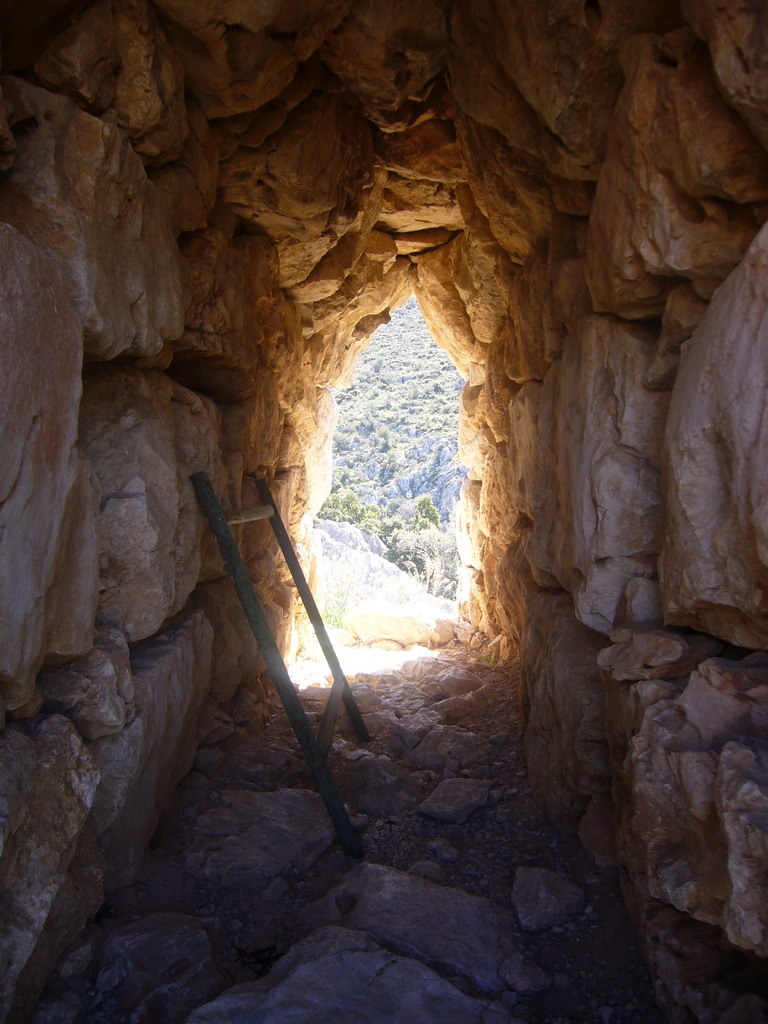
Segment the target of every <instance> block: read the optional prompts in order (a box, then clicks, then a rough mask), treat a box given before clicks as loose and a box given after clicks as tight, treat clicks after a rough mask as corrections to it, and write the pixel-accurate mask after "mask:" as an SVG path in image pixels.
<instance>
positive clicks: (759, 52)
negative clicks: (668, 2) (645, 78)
mask: <svg viewBox="0 0 768 1024" xmlns="http://www.w3.org/2000/svg"><path fill="white" fill-rule="evenodd" d="M681 6H682V10H683V14H684V15H685V17H686V18H687V20H688V22H689V23H690V25H691V27H692V28H693V30H694V32H696V34H697V35H699V36H701V38H702V39H703V40H704V41H705V42H706V43H707V45H708V46H709V50H710V53H711V54H712V64H713V66H714V70H715V74H716V75H717V80H718V83H719V85H720V88H721V89H722V90H723V92H724V93H725V96H726V98H727V99H728V102H729V103H730V104H731V106H732V107H733V108H734V110H736V111H738V113H739V114H740V116H741V117H742V118H743V119H744V120H745V121H746V123H747V124H748V125H749V127H750V128H751V129H752V131H753V132H754V133H755V135H756V136H757V137H758V139H760V141H761V142H762V143H763V145H764V146H766V145H768V113H767V109H768V63H767V62H766V56H765V50H764V48H763V46H762V43H761V39H762V32H763V31H764V28H765V25H764V20H763V19H764V16H765V12H764V11H762V10H761V9H760V5H759V4H758V5H754V4H743V3H738V2H736V0H717V2H716V0H702V2H699V0H682V4H681Z"/></svg>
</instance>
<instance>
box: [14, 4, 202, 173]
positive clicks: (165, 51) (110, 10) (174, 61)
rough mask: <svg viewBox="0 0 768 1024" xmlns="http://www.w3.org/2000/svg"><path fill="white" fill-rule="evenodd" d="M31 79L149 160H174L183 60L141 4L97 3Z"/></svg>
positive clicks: (180, 127) (180, 133) (181, 126)
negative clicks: (114, 128) (110, 125)
mask: <svg viewBox="0 0 768 1024" xmlns="http://www.w3.org/2000/svg"><path fill="white" fill-rule="evenodd" d="M34 70H35V75H36V77H37V78H38V79H39V80H40V81H41V82H42V84H43V85H45V86H47V87H48V88H49V89H52V90H54V91H56V92H64V93H66V94H67V95H68V96H70V97H72V99H74V100H75V101H76V102H77V103H78V104H79V105H81V106H83V107H84V108H85V109H86V110H88V111H89V112H90V113H95V114H103V113H105V112H106V114H107V119H108V120H110V121H113V122H114V123H116V124H118V125H120V127H121V128H124V129H125V130H126V132H127V134H128V137H129V138H130V140H131V142H132V143H133V146H134V148H135V149H136V151H137V152H138V153H141V155H142V156H143V157H144V158H145V159H147V160H150V161H151V160H157V159H158V158H160V159H161V160H162V161H165V160H171V159H173V158H174V157H176V156H178V155H179V153H180V151H181V148H182V145H183V143H184V138H185V136H186V134H187V120H186V116H185V109H184V78H183V70H182V67H181V62H180V60H179V58H178V57H177V56H176V53H175V52H174V50H173V48H172V47H171V46H170V44H169V42H168V39H167V38H166V35H165V33H164V32H163V29H162V28H161V26H160V24H159V22H158V20H157V15H156V14H155V12H154V9H153V8H152V7H151V6H150V4H149V3H147V2H146V0H118V2H115V3H104V2H101V3H97V4H94V5H93V6H91V7H90V8H88V9H87V10H86V11H85V12H84V13H83V14H82V15H81V16H80V18H78V19H77V20H76V21H75V22H74V24H72V25H69V26H67V28H66V29H64V31H63V32H61V33H59V35H57V36H56V37H55V39H54V40H53V42H52V43H51V45H50V46H49V47H48V49H47V50H46V51H45V52H44V53H43V54H42V56H41V57H39V58H38V60H37V61H36V62H35V65H34Z"/></svg>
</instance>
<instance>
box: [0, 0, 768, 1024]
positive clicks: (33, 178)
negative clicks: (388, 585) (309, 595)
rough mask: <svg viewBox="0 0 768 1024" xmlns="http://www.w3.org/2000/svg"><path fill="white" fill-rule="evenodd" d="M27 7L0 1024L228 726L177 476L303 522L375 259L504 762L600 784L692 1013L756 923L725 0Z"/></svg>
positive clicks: (200, 535)
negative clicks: (483, 640) (439, 421)
mask: <svg viewBox="0 0 768 1024" xmlns="http://www.w3.org/2000/svg"><path fill="white" fill-rule="evenodd" d="M43 8H44V9H43V10H41V11H38V12H37V13H36V14H35V17H32V16H31V14H30V15H28V14H26V13H25V12H21V11H14V12H13V14H11V15H9V16H7V17H6V16H4V15H2V14H1V13H0V22H1V23H0V29H1V30H2V31H0V38H2V47H3V52H2V68H3V71H4V72H5V74H4V75H3V76H2V78H0V88H1V89H2V93H1V94H0V236H1V240H2V245H0V296H1V297H0V323H1V324H2V334H3V346H2V357H1V358H2V367H3V388H2V397H1V398H0V418H1V419H2V425H3V426H2V430H3V437H4V439H5V444H4V446H3V452H2V455H0V595H1V598H0V603H1V605H2V616H1V617H0V637H1V638H2V643H0V726H2V727H3V728H2V729H0V851H1V852H0V894H2V898H3V899H2V902H3V906H9V907H11V916H12V925H11V927H9V928H7V929H6V928H4V929H3V933H2V935H0V964H2V970H0V977H1V979H2V980H1V981H0V1019H6V1020H7V1019H18V1018H19V1015H23V1013H24V1012H26V1008H28V1007H29V1006H30V1005H31V1004H32V1003H33V1002H34V1000H35V998H36V994H37V992H38V991H39V988H40V985H41V984H42V980H43V979H44V977H45V975H46V972H47V971H48V970H49V969H50V967H51V965H52V964H53V963H54V962H55V961H56V960H57V958H58V957H59V956H60V954H61V953H62V951H63V949H64V948H65V946H66V945H67V943H68V942H69V941H71V939H72V938H73V936H74V935H76V934H77V932H78V930H79V929H80V927H81V926H82V924H83V922H84V921H85V919H86V918H87V916H88V914H90V913H92V912H93V910H94V909H95V908H96V907H97V906H98V904H99V902H100V899H101V894H102V893H103V891H104V888H103V887H104V885H105V884H106V885H107V886H114V885H116V884H118V883H119V882H121V881H124V880H126V879H129V878H130V877H131V876H132V875H133V873H134V872H135V869H136V865H137V862H138V856H139V854H140V850H141V846H142V844H143V843H144V841H145V840H146V838H147V837H148V836H149V834H150V833H151V830H152V827H153V823H154V821H155V817H156V814H157V811H158V808H159V807H161V806H162V803H163V800H164V799H165V798H166V796H167V793H168V792H169V787H171V786H172V785H173V784H174V781H175V780H176V779H177V778H178V777H179V776H180V775H181V774H182V773H183V772H184V771H185V770H186V769H187V767H188V765H189V763H190V756H191V751H193V749H194V744H195V739H196V736H197V735H198V734H199V736H200V737H202V738H203V739H205V738H206V737H211V736H214V735H216V736H221V735H226V733H227V730H229V731H234V730H235V729H243V728H256V727H257V724H258V721H259V711H258V709H259V706H260V704H261V703H262V702H263V700H264V699H265V692H266V691H265V689H264V683H263V680H262V677H261V675H260V663H259V659H258V655H257V654H256V652H255V650H254V648H253V645H252V643H251V639H250V637H249V636H248V635H247V634H244V632H243V630H242V628H241V626H240V624H239V620H238V618H237V614H236V610H235V609H233V607H232V604H231V599H230V596H229V592H228V590H227V589H226V587H225V586H224V584H223V583H222V582H221V581H222V576H223V572H222V567H221V564H220V562H219V560H218V557H217V555H216V553H215V551H214V549H213V546H212V543H211V541H210V538H209V537H208V534H207V531H206V530H204V529H203V522H202V519H201V516H200V513H199V510H198V509H197V507H196V504H195V501H194V497H193V493H192V490H191V487H190V484H189V479H188V477H189V474H190V473H191V472H194V471H195V470H199V469H205V470H207V472H208V473H209V474H210V475H211V478H212V479H213V481H214V484H215V487H216V488H217V490H218V492H219V494H220V496H221V497H222V499H223V501H224V502H225V503H226V504H228V505H232V506H237V505H248V504H249V503H256V497H255V489H254V486H253V482H252V480H251V477H250V474H253V473H259V474H263V475H265V476H266V477H267V478H268V479H269V481H270V482H271V484H272V486H273V490H274V493H275V495H276V498H277V500H278V503H279V505H280V508H281V510H282V512H283V515H284V518H285V519H286V521H287V522H288V523H289V525H290V527H291V530H292V532H293V535H294V538H295V539H296V541H297V543H298V544H299V545H301V543H302V541H303V540H304V539H305V538H306V531H307V529H308V528H309V526H308V524H309V522H310V520H309V516H308V514H309V513H311V512H313V511H315V510H316V509H317V508H318V507H319V505H320V504H321V502H322V500H323V498H324V496H325V494H326V493H327V488H328V482H329V477H328V472H329V443H330V437H331V434H332V430H333V426H334V410H333V401H332V399H331V398H330V394H329V392H328V390H327V386H328V385H329V384H335V383H339V382H341V381H344V380H346V379H348V377H349V374H350V372H351V369H352V367H353V366H354V362H355V359H356V358H357V355H358V354H359V353H360V351H361V350H362V348H363V347H364V346H365V343H366V340H367V338H368V337H369V336H370V334H371V333H372V331H373V330H374V329H375V327H376V326H377V325H378V324H379V323H381V322H382V321H384V320H385V319H386V318H387V316H388V314H389V311H391V310H392V309H395V308H396V307H397V306H398V305H399V304H401V303H402V302H404V301H405V299H406V298H407V297H408V296H409V295H410V294H411V293H412V292H414V291H415V293H416V295H417V297H418V299H419V302H420V304H421V306H422V309H423V311H424V314H425V316H426V318H427V321H428V323H429V325H430V328H431V330H432V332H433V334H434V337H435V338H436V340H437V342H438V343H439V344H440V345H442V346H443V347H444V348H445V349H446V350H447V351H448V353H449V354H450V355H451V357H452V358H453V359H454V361H455V363H456V365H457V366H458V368H459V370H460V372H461V373H462V375H463V376H464V378H465V380H466V386H465V388H464V391H463V393H462V398H461V428H460V443H461V449H462V457H463V460H464V462H465V463H466V465H467V466H468V467H469V471H468V475H467V480H466V481H465V483H464V485H463V488H462V496H461V515H460V524H459V529H460V545H461V551H462V555H463V559H464V562H465V571H464V583H463V598H462V603H463V613H464V615H465V616H466V617H467V618H469V619H471V621H472V622H473V623H475V624H476V625H478V626H479V627H480V628H481V629H482V630H483V631H485V632H486V633H487V634H489V635H490V636H498V637H500V638H501V639H500V641H499V644H500V645H501V646H502V648H504V649H506V650H512V649H513V648H514V647H515V646H516V645H518V644H522V646H523V658H524V665H525V678H526V691H527V692H526V698H527V702H528V705H529V707H530V724H529V734H528V745H529V752H530V753H531V754H532V759H531V773H532V776H533V781H534V786H535V789H536V792H537V794H538V795H539V798H540V799H541V800H542V802H543V803H544V804H545V806H546V807H547V808H548V809H549V811H550V813H551V814H553V815H554V816H556V817H557V818H559V819H560V820H562V821H565V822H568V823H570V824H572V825H576V824H578V822H579V820H580V819H583V820H582V825H583V833H584V835H585V837H587V836H588V833H589V829H590V827H591V826H590V823H592V824H594V819H595V818H596V816H597V815H599V814H600V813H602V814H606V813H609V811H610V800H609V799H608V794H610V793H611V792H612V793H613V797H614V799H615V800H616V801H617V806H618V808H619V810H618V812H617V815H616V818H617V821H616V829H617V838H618V844H617V845H618V856H619V859H620V862H621V864H622V866H623V868H624V870H625V873H626V886H627V895H628V899H629V902H630V904H631V905H632V906H633V907H634V908H635V916H636V919H637V921H638V925H639V927H640V930H641V932H643V934H644V935H645V936H646V941H647V947H648V955H649V957H650V959H651V961H652V962H653V964H654V968H655V972H656V977H657V984H658V995H659V998H660V1000H661V1002H662V1003H663V1004H664V1005H665V1006H667V1007H668V1008H669V1009H670V1013H671V1015H672V1019H674V1020H679V1021H687V1020H690V1019H691V1017H693V1018H694V1019H697V1020H700V1021H702V1022H714V1021H717V1020H718V1019H719V1017H720V1016H721V1015H722V1014H723V1013H725V1012H726V1010H727V1009H728V1007H729V1006H730V1005H731V1003H734V1002H735V1000H736V999H737V997H738V995H739V992H740V991H741V990H743V988H744V986H745V985H746V986H747V990H750V989H749V987H748V986H749V985H750V984H752V982H750V981H746V982H745V981H744V980H743V979H744V977H746V976H747V974H748V972H749V971H753V972H754V971H758V973H759V971H760V970H761V968H762V967H763V966H764V964H765V959H764V958H765V957H766V955H768V946H767V945H766V937H765V936H766V928H767V927H768V924H766V922H767V921H768V913H767V912H766V909H765V899H764V894H763V889H764V883H765V877H766V873H767V872H768V852H766V850H767V844H766V826H765V821H766V800H768V765H767V764H766V754H765V749H766V748H765V744H766V740H767V739H768V731H766V730H767V729H768V726H767V724H766V718H765V708H766V700H767V699H768V697H767V696H766V694H767V693H768V691H767V690H766V686H767V685H768V669H766V666H765V664H764V659H763V658H762V657H761V656H755V655H754V654H753V653H750V652H753V651H754V650H755V649H761V648H763V647H765V646H766V644H768V603H767V601H766V596H765V595H766V587H767V586H768V582H767V580H768V547H767V542H766V536H765V534H766V522H765V521H766V511H765V508H766V497H765V493H764V491H765V487H764V484H765V470H764V465H765V461H766V460H765V457H764V449H765V447H766V443H767V442H766V431H765V427H764V415H763V412H764V404H765V380H766V372H767V371H768V355H767V354H766V351H767V350H766V343H765V342H766V338H765V332H766V330H767V329H768V328H767V327H766V323H767V322H768V321H767V317H766V288H767V286H768V262H767V261H768V257H766V247H768V235H767V234H766V231H768V228H764V227H763V224H764V222H765V221H766V219H768V153H767V152H766V148H765V147H766V143H767V142H768V85H767V84H766V83H768V72H767V71H766V60H765V40H766V36H767V34H768V22H767V21H766V17H767V16H766V12H765V10H764V7H763V5H762V4H760V3H756V2H753V3H743V2H737V0H718V2H717V3H715V2H714V0H711V2H710V0H707V2H700V0H681V2H680V3H675V2H672V3H670V2H669V0H664V2H661V0H650V2H647V3H644V4H641V5H637V4H635V3H633V2H630V0H610V2H609V0H603V2H602V3H598V2H597V0H588V2H587V3H582V2H581V0H578V2H574V0H547V2H546V3H542V4H538V5H535V4H534V5H532V4H527V3H523V2H522V0H505V2H499V0H473V2H472V3H462V2H458V0H457V2H454V3H450V2H449V0H412V2H409V3H399V2H397V3H394V2H391V3H386V4H385V3H382V2H381V0H355V2H352V0H334V2H332V3H328V2H320V0H311V2H305V3H300V4H282V5H277V6H275V5H266V6H265V5H250V4H247V3H243V2H240V0H224V2H223V3H221V4H218V5H201V4H199V3H196V2H193V0H155V2H149V0H92V2H88V0H78V2H72V0H50V2H48V3H46V4H44V5H43ZM30 10H31V9H30ZM239 534H240V537H239V539H240V540H241V543H242V545H243V550H244V554H245V557H246V561H247V564H248V566H249V570H250V572H251V574H252V576H253V578H254V580H256V581H257V583H258V585H259V587H260V590H261V593H262V596H263V598H264V602H265V604H266V606H267V610H268V614H269V615H270V618H271V621H272V623H273V626H274V629H275V631H276V633H277V635H278V637H279V639H280V642H281V643H282V644H283V646H284V648H286V649H287V648H289V647H290V645H291V636H292V620H293V613H294V608H293V599H292V592H291V591H290V589H289V588H288V587H287V586H286V573H285V569H284V567H283V564H282V562H281V560H280V559H279V558H278V557H277V556H276V550H275V547H274V545H273V543H272V540H271V536H270V533H269V528H268V526H265V525H264V524H257V525H253V526H249V527H244V528H239ZM662 627H664V628H662ZM222 730H223V732H222ZM584 815H586V817H583V816H584ZM585 822H586V824H585ZM585 841H586V838H585ZM30 851H34V855H33V854H32V853H31V852H30ZM75 891H77V892H78V893H79V895H78V897H77V898H75V895H74V893H75ZM696 950H699V953H697V954H695V955H696V957H698V959H696V961H695V963H696V967H695V969H694V968H693V967H691V966H690V964H691V963H692V961H690V959H689V960H686V957H689V955H690V956H694V952H692V951H696ZM745 972H747V974H745ZM749 976H750V977H751V975H749ZM734 979H736V980H734ZM739 979H742V980H741V981H740V980H739ZM740 985H741V989H740V988H739V986H740ZM729 1019H730V1018H729ZM734 1019H735V1018H734Z"/></svg>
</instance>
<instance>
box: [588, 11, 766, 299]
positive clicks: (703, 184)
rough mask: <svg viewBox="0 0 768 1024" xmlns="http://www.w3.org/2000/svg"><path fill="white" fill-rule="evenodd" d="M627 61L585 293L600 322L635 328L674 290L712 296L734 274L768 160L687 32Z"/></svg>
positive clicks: (653, 41)
mask: <svg viewBox="0 0 768 1024" xmlns="http://www.w3.org/2000/svg"><path fill="white" fill-rule="evenodd" d="M622 53H623V64H624V70H625V75H626V85H625V87H624V89H623V91H622V94H621V96H620V98H619V101H618V103H617V105H616V110H615V113H614V120H613V127H612V128H611V132H610V135H609V140H608V147H607V152H606V160H605V164H604V166H603V169H602V171H601V174H600V178H599V180H598V185H597V194H596V198H595V204H594V209H593V213H592V217H591V218H590V225H589V242H588V247H587V282H588V284H589V289H590V292H591V293H592V299H593V301H594V304H595V308H596V309H597V310H598V311H599V312H614V313H618V314H619V315H621V316H626V317H630V318H634V317H646V316H653V315H657V314H659V313H661V312H662V310H663V308H664V303H665V301H666V297H667V295H668V294H669V292H670V291H671V289H672V287H673V284H674V282H673V281H672V280H670V279H671V278H674V277H686V278H689V279H690V280H692V281H693V282H694V285H696V286H697V287H699V288H700V289H705V290H709V291H710V292H711V288H712V282H718V281H722V280H723V278H725V277H726V276H727V275H728V274H729V273H730V272H731V270H733V268H734V267H735V266H736V265H737V263H738V262H739V261H740V260H741V258H742V257H743V255H744V253H745V252H746V250H747V248H748V246H749V244H750V242H751V241H752V239H753V238H754V236H755V234H756V232H757V230H758V228H759V226H760V223H761V219H762V217H761V216H760V215H759V212H758V211H757V210H756V209H755V206H754V204H755V203H758V202H764V201H765V199H766V198H768V186H766V181H768V155H766V153H765V152H764V151H763V150H762V149H761V147H760V146H759V144H758V143H757V141H756V139H755V138H754V136H753V135H752V133H751V132H750V131H749V130H748V129H747V128H746V127H745V125H744V124H743V122H741V120H740V119H739V118H738V117H737V116H736V115H735V114H734V112H733V111H732V110H731V109H730V108H729V107H728V106H727V105H726V103H725V100H724V99H723V97H722V95H721V93H720V91H719V89H718V87H717V84H716V82H715V81H714V78H713V76H712V71H711V68H710V64H709V60H708V57H707V54H706V51H705V50H704V47H702V45H701V43H698V42H697V41H696V40H695V37H693V35H692V34H691V33H690V32H689V31H688V30H686V29H681V30H679V31H676V32H673V33H670V34H669V35H667V36H664V37H658V36H650V35H648V36H639V37H637V38H636V39H635V40H633V41H632V43H631V44H627V45H626V46H625V47H624V50H623V51H622ZM702 124H706V125H707V130H706V131H705V132H703V131H702V130H701V125H702ZM627 125H631V126H632V130H631V131H628V130H627Z"/></svg>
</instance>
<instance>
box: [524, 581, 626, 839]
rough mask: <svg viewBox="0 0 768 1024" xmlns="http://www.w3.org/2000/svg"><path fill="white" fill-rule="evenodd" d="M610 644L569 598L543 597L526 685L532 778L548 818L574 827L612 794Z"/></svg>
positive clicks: (532, 609)
mask: <svg viewBox="0 0 768 1024" xmlns="http://www.w3.org/2000/svg"><path fill="white" fill-rule="evenodd" d="M604 643H605V641H604V639H603V638H602V637H601V636H600V635H599V634H597V633H594V632H593V631H592V630H590V629H587V628H586V627H585V626H582V624H581V623H580V622H579V621H578V620H577V618H576V617H575V615H574V612H573V604H572V602H571V600H570V598H569V597H568V596H567V595H565V594H541V595H539V596H538V597H535V598H534V599H533V600H532V601H531V603H530V605H529V606H528V611H527V615H526V620H525V627H524V630H523V641H522V648H523V677H524V679H525V686H526V692H527V696H528V705H529V707H530V712H529V716H528V724H527V726H526V731H525V749H526V754H527V758H528V777H529V781H530V784H531V789H532V790H533V794H534V796H535V797H536V799H537V800H538V801H539V802H540V803H541V804H542V805H543V807H544V809H545V810H546V812H547V814H548V815H549V816H550V817H551V818H553V819H554V820H555V821H558V822H560V823H562V824H566V825H569V826H571V827H574V826H575V825H576V824H577V823H578V820H579V818H580V817H581V816H582V815H583V813H584V811H585V810H586V807H587V804H588V802H589V800H590V798H591V796H592V795H593V794H594V793H600V792H606V791H607V790H608V789H609V787H610V766H609V762H608V746H607V741H606V737H605V726H604V721H603V719H604V709H605V700H604V696H603V684H602V682H601V679H600V672H599V669H598V667H597V655H598V653H599V651H600V649H601V647H602V646H603V645H604Z"/></svg>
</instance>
